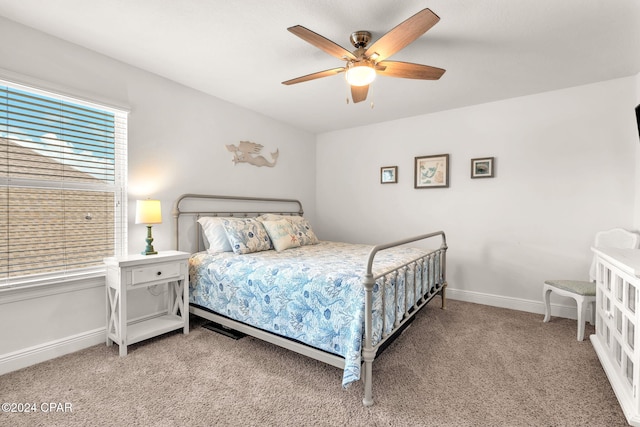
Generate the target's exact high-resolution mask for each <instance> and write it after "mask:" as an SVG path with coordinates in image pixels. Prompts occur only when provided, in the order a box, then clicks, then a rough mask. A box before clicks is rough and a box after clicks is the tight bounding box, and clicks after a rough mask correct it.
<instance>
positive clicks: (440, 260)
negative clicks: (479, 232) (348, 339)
mask: <svg viewBox="0 0 640 427" xmlns="http://www.w3.org/2000/svg"><path fill="white" fill-rule="evenodd" d="M189 202H204V203H205V204H206V205H207V206H205V207H202V208H198V207H197V206H194V207H188V206H187V207H183V205H184V204H187V205H188V204H189ZM212 205H215V206H225V205H229V207H227V209H226V210H220V209H215V210H212V209H209V208H208V206H212ZM245 206H249V207H250V208H252V209H250V210H247V209H246V208H245ZM276 206H281V207H285V206H287V207H288V208H287V209H285V210H280V209H274V207H276ZM293 206H297V208H295V210H293V209H292V207H293ZM260 207H262V208H264V209H260ZM253 208H259V209H253ZM265 213H273V214H280V215H299V216H302V215H303V213H304V212H303V209H302V204H301V203H300V201H298V200H295V199H280V198H258V197H241V196H218V195H204V194H183V195H182V196H180V197H179V198H178V199H177V200H176V202H175V203H174V206H173V211H172V214H173V217H174V226H175V247H176V249H177V250H180V228H181V218H182V217H184V216H187V217H191V218H192V222H191V225H192V226H193V232H194V233H195V239H194V240H192V242H196V243H195V246H194V247H192V248H191V252H195V251H199V250H202V249H203V248H202V246H201V242H200V227H199V225H198V223H197V219H198V218H199V217H201V216H220V217H253V216H259V215H262V214H265ZM182 226H183V227H184V224H182ZM438 237H439V238H440V247H439V248H438V249H434V250H431V251H429V252H427V253H426V254H424V255H422V256H419V257H417V258H415V259H413V260H411V261H410V262H408V263H405V264H403V265H401V266H399V267H396V268H395V269H392V270H388V271H385V272H383V273H380V274H377V275H375V276H374V275H373V261H374V258H375V256H376V254H377V253H378V252H380V251H383V250H385V249H389V248H392V247H395V246H401V245H405V244H408V243H413V242H417V241H422V240H428V239H433V238H436V239H437V238H438ZM194 248H195V250H193V249H194ZM446 252H447V243H446V237H445V234H444V232H443V231H437V232H433V233H428V234H422V235H419V236H415V237H411V238H408V239H404V240H399V241H396V242H393V243H388V244H383V245H377V246H374V247H373V248H372V249H371V251H370V252H369V256H368V259H367V266H366V274H365V276H364V277H363V287H364V290H365V301H364V304H365V319H364V321H365V322H364V323H365V324H364V344H363V347H362V359H363V364H364V367H363V369H362V370H361V377H362V380H363V383H364V398H363V400H362V402H363V404H364V405H365V406H371V405H373V385H372V383H373V372H372V365H373V361H374V359H375V358H376V356H377V355H379V354H380V352H381V351H382V349H384V348H385V347H386V346H387V345H388V344H389V343H390V342H391V341H392V340H393V339H395V338H396V337H397V336H398V335H399V334H400V333H401V332H402V331H403V330H404V329H405V327H407V326H408V323H409V322H410V321H412V320H413V318H414V316H415V315H416V313H418V311H419V310H420V309H421V308H422V307H424V306H425V305H426V304H427V303H428V302H429V301H431V299H433V298H434V297H435V296H436V295H440V296H441V297H442V306H441V307H442V308H443V309H444V308H445V290H446V287H447V281H446ZM418 266H420V267H421V268H419V269H418V268H416V267H418ZM411 267H413V268H411ZM425 267H428V271H429V276H428V277H427V278H426V282H427V286H426V289H424V288H423V287H422V286H420V287H419V286H414V298H413V300H414V301H415V303H414V304H413V305H409V303H408V300H407V295H406V293H405V298H404V301H398V292H397V289H396V287H395V286H389V287H388V288H390V289H392V290H393V299H394V307H398V304H401V306H402V307H403V308H404V316H403V317H402V319H399V318H398V317H399V316H394V317H395V322H394V324H393V326H392V330H391V332H390V333H383V335H382V337H381V339H380V341H379V342H378V343H377V344H376V345H373V311H372V310H373V288H374V285H375V284H376V283H378V284H379V285H380V286H382V287H387V284H388V283H390V282H391V281H393V280H395V278H397V276H398V275H405V277H406V275H407V274H413V275H414V277H413V279H414V280H413V282H414V284H417V283H422V282H423V278H422V277H421V276H420V275H421V273H419V272H422V271H425ZM436 270H437V271H436ZM410 271H412V272H411V273H410ZM405 283H406V282H405ZM385 294H386V292H380V295H381V296H382V307H383V309H384V307H385V301H384V298H385ZM189 311H190V312H191V313H193V314H195V315H197V316H200V317H203V318H205V319H208V320H211V321H213V322H216V323H219V324H221V325H223V326H224V327H227V328H230V329H234V330H237V331H240V332H243V333H245V334H247V335H251V336H253V337H255V338H258V339H261V340H264V341H267V342H270V343H272V344H275V345H278V346H280V347H283V348H286V349H288V350H292V351H295V352H297V353H300V354H303V355H305V356H308V357H311V358H313V359H316V360H319V361H321V362H324V363H327V364H330V365H333V366H336V367H338V368H340V369H344V358H342V357H341V356H338V355H335V354H331V353H328V352H325V351H323V350H319V349H316V348H314V347H310V346H308V345H305V344H304V343H301V342H298V341H294V340H291V339H289V338H286V337H283V336H280V335H276V334H273V333H270V332H266V331H264V330H262V329H258V328H255V327H253V326H250V325H247V324H244V323H241V322H238V321H236V320H233V319H230V318H228V317H225V316H222V315H219V314H216V313H214V312H212V311H209V310H207V309H205V308H203V307H200V306H193V305H190V306H189ZM382 319H383V322H384V324H383V327H382V330H383V331H385V330H386V329H387V327H388V326H389V325H386V317H385V316H384V313H383V315H382Z"/></svg>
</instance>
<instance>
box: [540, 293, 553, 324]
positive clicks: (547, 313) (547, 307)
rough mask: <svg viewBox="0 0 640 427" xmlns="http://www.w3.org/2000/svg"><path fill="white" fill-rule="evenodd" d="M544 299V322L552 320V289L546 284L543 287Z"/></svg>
mask: <svg viewBox="0 0 640 427" xmlns="http://www.w3.org/2000/svg"><path fill="white" fill-rule="evenodd" d="M542 299H543V300H544V319H543V320H542V321H543V322H548V321H549V320H551V289H550V288H549V287H547V286H545V287H544V288H543V289H542Z"/></svg>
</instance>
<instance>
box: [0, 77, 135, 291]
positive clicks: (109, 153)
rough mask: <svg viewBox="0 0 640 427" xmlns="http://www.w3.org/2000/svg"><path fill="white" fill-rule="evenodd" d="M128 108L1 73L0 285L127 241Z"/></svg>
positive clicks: (65, 267)
mask: <svg viewBox="0 0 640 427" xmlns="http://www.w3.org/2000/svg"><path fill="white" fill-rule="evenodd" d="M126 134H127V113H126V112H123V111H118V110H114V109H111V108H107V107H102V106H98V105H94V104H90V103H87V102H83V101H78V100H73V99H69V98H66V97H62V96H58V95H53V94H50V93H45V92H42V91H37V90H34V89H30V88H25V87H22V86H17V85H13V84H9V83H6V82H2V81H0V286H2V285H11V284H17V283H22V282H27V283H30V282H34V281H36V280H41V279H48V278H52V277H59V276H67V275H75V274H82V273H86V272H89V271H97V270H99V269H101V268H102V260H103V258H104V257H107V256H112V255H116V254H121V253H123V248H125V247H126V206H124V201H125V200H126V198H125V197H124V196H125V195H126V191H125V187H126V142H127V141H126Z"/></svg>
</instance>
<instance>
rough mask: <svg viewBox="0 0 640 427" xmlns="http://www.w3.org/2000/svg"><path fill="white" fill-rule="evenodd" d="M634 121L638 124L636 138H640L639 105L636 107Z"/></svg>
mask: <svg viewBox="0 0 640 427" xmlns="http://www.w3.org/2000/svg"><path fill="white" fill-rule="evenodd" d="M636 121H637V122H638V137H640V105H638V106H637V107H636Z"/></svg>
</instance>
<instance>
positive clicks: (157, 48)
mask: <svg viewBox="0 0 640 427" xmlns="http://www.w3.org/2000/svg"><path fill="white" fill-rule="evenodd" d="M425 7H428V8H430V9H431V10H433V11H434V12H435V13H436V14H437V15H438V16H440V18H441V20H440V22H439V23H438V24H436V25H435V26H434V27H433V28H432V29H431V30H429V31H428V32H427V33H425V34H424V35H423V36H421V37H420V38H419V39H417V40H416V41H415V42H414V43H412V44H411V45H409V46H408V47H407V48H405V49H404V50H402V51H400V52H399V53H397V54H396V55H393V56H392V57H391V58H389V59H391V60H399V61H407V62H415V63H421V64H427V65H433V66H436V67H440V68H445V69H446V70H447V72H446V73H445V74H444V76H443V77H442V78H441V79H440V80H438V81H420V80H407V79H396V78H389V77H379V78H378V79H376V81H375V82H374V83H373V85H372V88H371V90H370V93H369V98H368V100H367V101H366V102H362V103H359V104H348V105H347V103H346V102H345V99H346V97H347V94H348V88H347V86H346V83H345V81H344V78H343V75H342V74H339V75H336V76H332V77H327V78H323V79H318V80H314V81H310V82H305V83H300V84H297V85H292V86H285V85H282V84H281V82H282V81H284V80H288V79H291V78H294V77H298V76H301V75H305V74H309V73H312V72H316V71H321V70H326V69H329V68H334V67H338V66H342V64H343V62H342V61H340V60H337V59H335V58H333V57H331V56H329V55H328V54H326V53H324V52H322V51H320V50H318V49H317V48H315V47H313V46H311V45H310V44H308V43H306V42H304V41H303V40H301V39H299V38H298V37H296V36H294V35H293V34H291V33H289V32H288V31H287V30H286V29H287V27H290V26H293V25H297V24H299V25H303V26H305V27H307V28H309V29H311V30H313V31H315V32H317V33H319V34H321V35H323V36H325V37H326V38H328V39H330V40H333V41H334V42H336V43H338V44H339V45H341V46H343V47H345V48H347V49H348V50H353V48H352V46H351V45H350V43H349V35H350V33H351V32H353V31H356V30H368V31H370V32H372V33H373V39H374V41H375V40H377V39H378V38H379V37H381V36H382V35H383V34H384V33H385V32H387V31H388V30H390V29H391V28H393V27H394V26H396V25H397V24H399V23H400V22H402V21H403V20H405V19H407V18H409V17H410V16H411V15H413V14H414V13H416V12H418V11H419V10H421V9H423V8H425ZM0 15H2V16H4V17H6V18H8V19H10V20H13V21H16V22H18V23H22V24H24V25H27V26H30V27H33V28H36V29H38V30H41V31H43V32H45V33H49V34H51V35H54V36H56V37H59V38H61V39H64V40H67V41H70V42H72V43H76V44H78V45H81V46H85V47H87V48H89V49H92V50H94V51H97V52H100V53H103V54H105V55H107V56H111V57H113V58H116V59H118V60H120V61H123V62H126V63H129V64H132V65H134V66H136V67H139V68H142V69H145V70H148V71H151V72H153V73H156V74H158V75H161V76H163V77H166V78H168V79H171V80H174V81H177V82H180V83H182V84H184V85H186V86H190V87H192V88H195V89H198V90H200V91H202V92H206V93H209V94H211V95H214V96H216V97H219V98H221V99H224V100H226V101H229V102H232V103H234V104H237V105H240V106H243V107H246V108H248V109H251V110H254V111H257V112H260V113H262V114H264V115H266V116H269V117H272V118H274V119H277V120H280V121H282V122H286V123H289V124H291V125H293V126H295V127H297V128H300V129H304V130H308V131H310V132H314V133H317V132H326V131H331V130H336V129H342V128H348V127H354V126H362V125H367V124H370V123H375V122H379V121H386V120H392V119H397V118H402V117H409V116H415V115H420V114H425V113H430V112H435V111H441V110H447V109H451V108H458V107H463V106H467V105H474V104H479V103H484V102H490V101H495V100H500V99H506V98H512V97H517V96H522V95H528V94H533V93H539V92H544V91H549V90H555V89H560V88H565V87H571V86H578V85H582V84H587V83H592V82H597V81H602V80H608V79H613V78H619V77H625V76H631V75H635V74H637V73H639V72H640V1H637V0H615V1H612V0H561V1H558V0H517V1H514V0H483V1H477V0H434V1H418V0H406V1H402V2H400V1H389V0H350V1H343V0H340V1H338V0H326V1H318V0H269V1H265V0H234V1H229V0H180V1H176V0H91V1H87V0H47V1H43V0H0ZM371 101H373V103H374V108H371V103H370V102H371Z"/></svg>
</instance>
